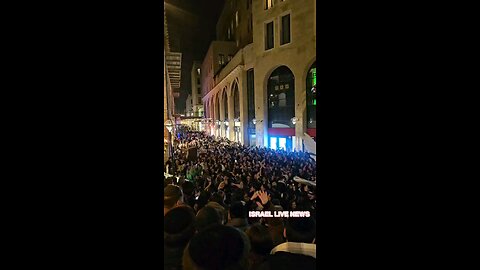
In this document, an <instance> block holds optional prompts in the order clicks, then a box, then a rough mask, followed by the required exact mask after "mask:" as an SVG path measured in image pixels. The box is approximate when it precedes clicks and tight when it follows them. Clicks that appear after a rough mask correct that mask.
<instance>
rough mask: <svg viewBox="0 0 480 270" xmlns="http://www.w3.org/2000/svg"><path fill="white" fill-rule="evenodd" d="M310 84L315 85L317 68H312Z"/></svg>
mask: <svg viewBox="0 0 480 270" xmlns="http://www.w3.org/2000/svg"><path fill="white" fill-rule="evenodd" d="M311 72H312V85H317V68H312V71H311Z"/></svg>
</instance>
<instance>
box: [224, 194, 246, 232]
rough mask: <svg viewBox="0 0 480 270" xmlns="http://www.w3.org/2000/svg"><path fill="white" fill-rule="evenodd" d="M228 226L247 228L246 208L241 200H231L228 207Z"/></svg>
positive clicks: (243, 229)
mask: <svg viewBox="0 0 480 270" xmlns="http://www.w3.org/2000/svg"><path fill="white" fill-rule="evenodd" d="M227 225H228V226H232V227H235V228H237V229H239V230H242V231H245V230H246V229H247V228H248V221H247V209H246V208H245V206H244V205H243V202H241V201H237V202H233V203H232V205H231V206H230V208H229V209H228V223H227Z"/></svg>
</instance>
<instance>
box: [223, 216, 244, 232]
mask: <svg viewBox="0 0 480 270" xmlns="http://www.w3.org/2000/svg"><path fill="white" fill-rule="evenodd" d="M227 226H232V227H235V228H237V229H239V230H241V231H243V232H245V231H246V230H247V229H248V221H247V219H246V218H232V219H231V220H230V221H229V222H228V223H227Z"/></svg>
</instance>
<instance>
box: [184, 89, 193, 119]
mask: <svg viewBox="0 0 480 270" xmlns="http://www.w3.org/2000/svg"><path fill="white" fill-rule="evenodd" d="M192 103H193V101H192V95H190V94H188V96H187V100H185V115H186V116H193V106H192V105H193V104H192Z"/></svg>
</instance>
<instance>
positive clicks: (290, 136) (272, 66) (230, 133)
mask: <svg viewBox="0 0 480 270" xmlns="http://www.w3.org/2000/svg"><path fill="white" fill-rule="evenodd" d="M237 14H238V15H237ZM244 16H245V17H244ZM249 16H250V17H249ZM315 16H316V3H315V0H302V1H295V0H283V1H281V0H264V1H246V2H245V1H235V0H227V1H226V3H225V7H224V9H223V12H222V14H221V16H220V20H219V23H218V24H217V32H218V33H217V35H218V34H219V32H225V25H227V23H226V22H229V21H232V20H233V21H234V24H233V26H234V27H233V33H235V35H234V37H235V38H236V39H237V38H238V40H235V41H230V40H228V31H229V30H228V28H227V36H226V39H227V40H218V41H214V42H212V44H211V46H210V48H209V50H208V52H207V55H206V56H205V59H204V61H203V63H202V72H204V71H205V74H202V94H203V102H204V106H205V111H206V117H207V118H211V119H213V125H211V126H210V132H211V134H215V135H216V136H223V137H227V138H229V139H230V140H233V141H238V142H241V143H244V144H247V145H257V146H265V147H270V148H273V149H285V150H287V151H293V150H296V151H298V150H302V151H308V152H313V153H315V138H316V106H317V101H316V33H315V31H316V29H315V27H316V26H315V23H316V22H315ZM237 21H238V23H237ZM231 26H232V24H231V23H230V29H232V27H231ZM237 26H238V28H237ZM249 29H251V31H250V30H249ZM230 33H232V30H230ZM249 35H251V37H252V38H251V41H252V42H251V43H247V41H248V40H249ZM218 36H219V37H221V38H224V39H225V35H218ZM245 43H247V44H245ZM237 44H238V45H244V46H243V47H239V46H237ZM229 49H231V50H232V51H235V52H234V55H233V57H231V58H227V61H226V63H224V62H222V61H221V60H222V54H223V55H225V53H226V51H228V50H229ZM215 60H217V61H215ZM222 63H223V64H222ZM230 127H233V128H230Z"/></svg>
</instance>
